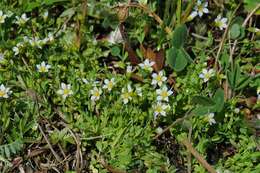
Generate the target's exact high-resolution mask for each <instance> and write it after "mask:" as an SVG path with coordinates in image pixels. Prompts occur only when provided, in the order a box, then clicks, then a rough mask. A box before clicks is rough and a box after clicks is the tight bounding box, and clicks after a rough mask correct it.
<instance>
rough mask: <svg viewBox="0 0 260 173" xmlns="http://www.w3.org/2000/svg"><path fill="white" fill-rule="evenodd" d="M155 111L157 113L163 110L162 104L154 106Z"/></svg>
mask: <svg viewBox="0 0 260 173" xmlns="http://www.w3.org/2000/svg"><path fill="white" fill-rule="evenodd" d="M155 111H156V112H158V113H160V112H162V111H163V109H162V106H157V107H156V108H155Z"/></svg>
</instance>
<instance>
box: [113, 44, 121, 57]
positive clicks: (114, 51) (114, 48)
mask: <svg viewBox="0 0 260 173" xmlns="http://www.w3.org/2000/svg"><path fill="white" fill-rule="evenodd" d="M111 54H112V55H113V56H119V55H120V48H119V47H117V46H114V47H112V48H111Z"/></svg>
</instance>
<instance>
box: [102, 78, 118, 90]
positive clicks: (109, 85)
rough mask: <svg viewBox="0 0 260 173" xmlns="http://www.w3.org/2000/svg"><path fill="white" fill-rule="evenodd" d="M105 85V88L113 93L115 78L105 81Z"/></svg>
mask: <svg viewBox="0 0 260 173" xmlns="http://www.w3.org/2000/svg"><path fill="white" fill-rule="evenodd" d="M104 83H105V84H104V86H103V88H104V89H107V90H108V91H111V90H112V88H113V87H114V85H115V79H114V78H112V79H111V80H108V79H105V81H104Z"/></svg>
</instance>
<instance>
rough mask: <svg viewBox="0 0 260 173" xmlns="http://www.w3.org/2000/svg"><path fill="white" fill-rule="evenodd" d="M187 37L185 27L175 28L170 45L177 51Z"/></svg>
mask: <svg viewBox="0 0 260 173" xmlns="http://www.w3.org/2000/svg"><path fill="white" fill-rule="evenodd" d="M186 37H187V27H186V25H180V26H177V28H176V29H175V30H174V33H173V38H172V45H173V46H174V47H175V48H177V49H179V48H181V47H183V45H184V43H185V41H186Z"/></svg>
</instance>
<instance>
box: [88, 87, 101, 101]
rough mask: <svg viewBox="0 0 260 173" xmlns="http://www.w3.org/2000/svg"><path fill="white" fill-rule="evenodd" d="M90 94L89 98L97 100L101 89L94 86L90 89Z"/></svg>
mask: <svg viewBox="0 0 260 173" xmlns="http://www.w3.org/2000/svg"><path fill="white" fill-rule="evenodd" d="M90 94H91V98H90V99H91V100H92V101H97V100H99V99H100V96H101V94H102V90H101V89H99V88H97V87H94V88H93V89H92V90H90Z"/></svg>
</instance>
